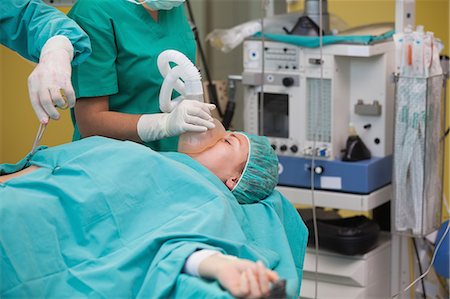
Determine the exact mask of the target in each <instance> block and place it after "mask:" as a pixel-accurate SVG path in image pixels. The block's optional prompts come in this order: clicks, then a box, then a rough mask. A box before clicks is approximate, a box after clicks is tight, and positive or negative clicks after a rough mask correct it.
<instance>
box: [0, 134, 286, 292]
mask: <svg viewBox="0 0 450 299" xmlns="http://www.w3.org/2000/svg"><path fill="white" fill-rule="evenodd" d="M188 156H189V157H190V158H189V157H188ZM188 156H187V155H184V154H180V153H162V154H159V153H156V152H153V151H151V150H150V149H148V148H146V147H143V146H141V145H139V144H135V143H132V142H121V141H116V140H110V139H106V138H101V137H93V138H87V139H83V140H81V141H77V142H74V143H72V144H66V145H63V146H59V147H54V148H50V149H42V150H40V151H39V152H37V153H36V154H35V155H34V156H33V157H28V158H27V159H24V160H23V161H22V162H21V163H18V164H17V165H15V166H16V169H14V165H0V174H2V176H0V187H2V186H3V187H4V188H0V198H2V201H1V202H0V204H1V206H0V207H1V208H2V216H4V215H6V214H4V213H3V212H4V211H5V210H6V208H8V207H9V206H8V203H7V204H5V206H6V208H5V206H4V204H3V199H6V198H10V197H15V200H14V201H15V202H17V200H19V201H20V200H21V199H22V198H25V197H26V198H33V193H37V194H34V195H35V196H36V199H38V198H39V197H42V193H44V194H45V196H50V195H53V194H52V193H54V194H56V196H57V197H58V204H60V203H59V202H61V201H65V200H66V198H70V196H71V194H70V193H71V192H72V191H70V190H73V188H67V186H72V187H76V186H78V187H79V188H80V190H83V191H80V190H79V191H78V192H82V193H83V196H81V197H79V199H78V200H79V201H80V202H77V206H76V211H77V213H79V215H80V216H79V217H80V219H81V222H83V221H85V220H86V219H87V220H89V221H87V222H86V223H84V226H83V223H81V224H80V225H81V227H84V229H83V230H85V229H86V230H87V231H86V232H88V231H89V233H91V231H90V230H92V231H94V230H95V226H94V223H102V221H103V220H102V218H105V217H109V216H110V214H113V216H114V218H115V219H114V221H113V224H114V225H116V226H118V230H117V233H120V234H123V236H124V235H125V233H130V234H131V235H133V232H132V231H130V232H128V230H127V229H125V228H124V227H125V226H127V225H128V222H134V221H135V220H136V219H139V218H141V217H144V216H141V215H140V214H134V216H133V217H134V218H133V219H132V220H128V221H125V222H124V223H127V224H126V225H124V227H121V228H120V229H119V225H118V222H120V221H119V219H120V215H121V214H123V213H125V212H124V211H126V213H128V209H131V208H130V207H133V208H134V206H136V205H137V206H139V205H140V206H142V207H145V206H146V205H147V204H148V203H147V202H148V201H145V202H144V201H142V200H141V199H139V198H138V197H142V196H136V193H138V191H136V190H138V189H139V188H141V187H142V181H144V180H148V181H150V183H152V182H156V181H157V180H158V177H161V176H164V178H166V179H167V180H169V177H172V176H173V178H170V179H173V181H174V182H177V185H178V184H179V188H178V189H181V190H185V191H181V192H176V191H175V190H174V191H173V192H172V190H171V189H170V191H169V189H167V188H166V185H165V184H164V183H162V182H159V181H158V182H157V183H155V186H154V189H152V192H151V193H152V195H149V196H151V197H154V198H159V200H164V201H165V202H166V208H165V209H164V211H163V210H161V209H158V210H155V209H154V208H151V209H149V210H150V211H151V210H153V211H155V212H156V213H155V212H154V213H152V214H154V215H149V216H150V217H152V218H155V220H152V221H151V223H152V224H153V223H155V228H152V230H159V229H160V228H159V227H158V228H156V225H159V224H160V222H159V221H158V220H156V218H158V217H159V218H162V219H160V220H161V223H169V222H170V217H169V218H167V219H165V216H166V215H165V214H167V215H171V214H170V212H169V211H166V210H170V209H173V211H174V213H173V214H176V215H177V217H178V215H181V213H182V211H183V208H182V209H179V210H178V207H177V205H179V200H178V199H177V201H175V200H176V198H173V199H172V198H171V196H178V195H179V194H180V193H181V194H183V195H185V196H186V198H185V199H186V201H189V202H190V203H192V205H196V204H198V208H195V212H197V211H199V208H200V207H203V206H204V208H206V206H207V205H211V203H210V201H207V200H205V199H200V198H201V197H202V193H204V194H205V195H208V196H209V197H211V196H212V195H214V197H216V196H217V194H218V192H217V191H216V190H214V188H213V187H214V186H216V187H218V185H217V184H216V182H215V180H217V178H218V179H219V180H220V181H221V182H222V183H223V186H226V187H227V188H228V189H229V190H231V193H232V194H233V195H234V196H235V198H236V199H237V201H238V202H239V203H240V204H252V203H257V202H259V201H261V200H263V199H264V198H266V197H267V196H268V195H269V194H271V193H272V191H273V189H274V187H275V186H276V183H277V179H278V162H277V158H276V155H275V153H274V152H273V150H272V148H271V147H270V144H269V143H268V141H267V139H266V138H264V137H259V136H252V135H247V134H244V133H237V132H226V133H224V134H223V135H222V136H220V138H219V139H218V140H213V141H211V144H210V145H209V146H208V147H207V148H206V149H204V150H202V151H201V152H195V153H194V152H190V153H189V154H188ZM145 157H148V158H149V159H148V160H146V159H145ZM194 160H195V161H196V162H198V164H197V165H196V164H195V162H194ZM148 161H150V162H148ZM180 162H181V163H183V164H184V165H187V166H189V167H190V168H189V169H188V168H186V169H185V168H183V166H180V165H179V164H180ZM102 165H108V167H106V168H105V169H103V170H102V169H101V168H102ZM149 166H150V167H149ZM202 167H203V168H202ZM18 168H24V169H23V170H20V171H17V170H18ZM191 168H192V169H194V170H195V171H197V172H198V173H201V174H202V175H203V176H205V177H206V178H207V179H209V181H211V182H212V184H206V183H205V182H203V181H201V180H202V179H203V178H199V177H197V176H196V175H197V174H198V173H197V172H193V171H192V169H191ZM205 168H206V169H208V170H209V171H210V173H211V174H214V175H215V177H216V179H214V177H213V176H209V175H208V174H207V171H206V172H205V170H204V169H205ZM166 171H167V172H166ZM11 172H12V173H11ZM177 172H179V173H180V174H178V173H177ZM5 173H9V174H5ZM183 173H192V174H195V176H194V175H193V176H192V177H191V178H190V179H188V180H186V177H182V176H181V174H183ZM81 174H83V175H81ZM124 175H125V176H124ZM117 177H122V180H123V181H125V182H128V184H129V185H133V186H128V185H127V186H126V187H125V188H127V187H129V190H128V189H127V190H126V191H124V190H123V186H122V187H120V188H119V186H120V185H121V184H119V182H117V183H116V182H115V179H116V178H117ZM86 178H88V180H89V182H88V181H87V180H86ZM56 181H57V182H56ZM197 181H198V182H197ZM92 182H94V184H92ZM186 182H189V183H186ZM107 184H110V185H108V186H112V187H109V189H111V188H113V189H115V188H116V187H117V190H107V191H104V192H96V193H93V194H94V195H95V196H99V195H100V197H101V198H99V199H98V200H96V201H95V202H94V201H92V202H94V209H96V212H99V213H98V215H100V216H98V217H97V216H95V217H97V218H98V219H97V218H95V219H97V220H95V219H94V218H92V219H91V218H89V217H91V216H92V215H91V214H89V213H93V210H87V212H86V211H85V213H86V214H84V215H83V205H80V203H83V202H85V201H86V202H87V201H89V200H90V198H91V196H90V195H92V194H91V193H92V192H93V191H92V190H90V189H93V188H92V186H105V185H107ZM189 184H192V189H198V190H197V191H195V192H190V191H189ZM147 185H148V184H147ZM30 186H31V187H30ZM199 186H201V187H200V188H199ZM5 187H6V188H5ZM8 187H9V188H8ZM90 187H91V188H90ZM173 187H174V186H173V185H172V189H177V188H173ZM99 188H100V187H99ZM147 188H148V186H147ZM2 189H3V190H4V191H3V194H2V191H1V190H2ZM10 189H16V190H12V191H9V193H8V190H10ZM87 190H90V191H87ZM145 190H147V189H145ZM94 191H95V190H94ZM89 192H91V193H89ZM221 192H223V194H225V196H224V197H222V196H221V202H220V203H219V206H220V209H218V210H219V211H220V212H218V213H217V215H215V214H214V209H212V210H211V216H212V218H213V219H209V218H208V219H207V221H209V224H208V225H204V223H203V222H202V223H199V224H198V225H204V227H203V226H202V228H201V229H199V231H202V233H205V232H206V233H210V232H209V230H211V226H214V225H218V229H217V230H219V232H216V231H214V232H213V233H211V234H212V235H216V234H217V236H215V237H211V236H208V238H204V237H199V239H200V241H199V240H197V239H198V237H195V238H193V240H191V244H196V245H195V246H194V247H192V245H190V246H187V247H186V246H185V245H186V244H189V242H187V243H186V242H185V240H184V239H183V240H182V241H180V244H182V245H183V246H184V247H186V248H189V250H190V253H189V254H185V256H186V257H185V262H184V263H183V269H182V272H184V273H188V274H190V275H193V276H200V277H203V278H207V279H213V280H217V281H218V282H219V283H220V284H221V285H222V286H223V287H224V288H225V289H227V290H228V291H229V292H230V293H231V294H232V295H233V296H236V297H249V298H258V297H262V296H266V295H267V294H268V292H269V289H270V284H271V283H273V282H275V281H277V280H278V279H279V277H278V274H277V273H275V272H274V271H271V270H269V269H268V268H266V266H264V264H263V263H262V262H261V261H258V262H254V261H255V260H254V261H251V260H249V259H245V258H236V257H235V255H237V256H248V257H255V256H258V253H257V252H253V251H252V250H255V249H248V248H247V249H246V248H245V241H244V243H243V244H241V245H236V244H234V243H233V242H236V240H232V241H227V240H226V235H227V234H228V232H227V227H226V225H225V224H227V223H228V222H233V223H232V224H231V223H229V224H230V228H232V226H233V225H236V224H238V225H239V220H238V218H239V215H240V214H239V210H236V209H237V207H238V206H236V205H235V204H233V203H232V202H231V201H226V200H223V199H224V198H227V196H228V195H226V192H225V191H223V190H222V191H221ZM27 193H31V194H27ZM85 193H86V194H85ZM105 193H108V194H109V195H108V194H105ZM122 193H123V194H126V195H127V196H126V197H121V196H119V195H118V194H122ZM138 194H139V193H138ZM196 195H197V196H196ZM3 196H4V197H3ZM103 197H105V198H103ZM116 197H117V200H116V199H115V198H116ZM119 199H123V201H120V200H119ZM171 199H172V200H171ZM105 200H108V201H109V202H108V203H107V205H106V206H104V202H105ZM89 203H91V201H89ZM14 204H17V203H14ZM48 204H49V206H51V205H52V201H51V200H49V201H48ZM70 204H71V203H70ZM66 205H69V204H67V203H66ZM66 205H64V204H61V206H62V207H63V208H65V209H67V210H69V208H67V206H66ZM86 205H88V204H87V203H86ZM213 205H214V207H215V206H216V205H218V203H217V200H216V199H215V201H214V204H213ZM3 208H5V209H3ZM103 208H104V210H102V209H103ZM229 208H231V210H230V211H233V213H237V214H236V215H238V216H235V215H228V216H226V217H225V218H223V219H225V223H224V224H223V225H224V226H222V225H221V224H220V221H221V220H222V219H221V216H223V215H222V213H225V212H226V211H227V209H229ZM21 209H27V206H23V207H22V208H21ZM139 209H140V208H138V209H136V210H133V211H134V212H133V213H137V212H139ZM184 209H186V207H184ZM202 209H203V208H202ZM38 210H39V209H38ZM55 210H57V208H55ZM111 210H112V212H111ZM143 210H144V208H143ZM224 211H225V212H224ZM63 212H64V213H66V214H65V215H66V216H64V217H69V218H71V217H72V218H73V217H75V218H76V217H78V215H74V214H73V211H72V213H68V211H63ZM67 213H68V214H67ZM191 213H192V212H191ZM160 214H161V215H160ZM102 215H103V216H102ZM118 215H119V216H118ZM127 215H128V214H127ZM215 216H217V218H215ZM83 217H84V218H83ZM146 217H147V216H146ZM172 217H174V218H175V216H172ZM184 217H185V218H189V214H186V216H184ZM205 217H206V216H205ZM230 217H231V218H233V219H232V220H230V219H231V218H230ZM234 217H238V218H237V219H236V220H238V221H237V222H236V223H235V221H234ZM177 219H178V218H177ZM196 219H198V217H197V218H196ZM68 221H70V220H68ZM77 221H78V220H77ZM136 221H137V220H136ZM165 221H166V222H165ZM180 221H181V220H180ZM196 221H197V220H196ZM240 221H243V219H242V218H241V220H240ZM217 222H218V223H217ZM144 223H145V222H144ZM188 223H190V225H193V224H192V221H191V220H190V222H188ZM43 226H45V225H43ZM166 226H167V225H166ZM88 227H89V228H88ZM169 227H170V226H169ZM139 229H142V225H140V226H139ZM239 229H243V232H242V233H241V234H242V236H240V235H239V230H236V229H235V231H234V232H231V233H232V235H233V234H236V235H237V236H232V237H230V238H237V240H239V242H241V239H242V238H244V239H242V240H245V238H248V236H247V235H248V232H247V231H246V228H245V227H244V228H242V227H241V228H239ZM144 231H145V229H144ZM86 232H84V234H83V238H84V239H85V238H87V236H88V235H89V234H87V233H86ZM152 232H153V231H152ZM158 232H159V231H158ZM145 233H148V232H142V233H141V234H142V236H146V235H145ZM159 233H160V232H159ZM195 233H196V226H193V229H192V234H193V235H194V236H195ZM72 234H74V235H73V236H74V237H76V236H77V232H73V233H70V231H69V232H68V233H67V235H68V236H70V235H72ZM2 235H3V230H2ZM6 235H7V234H6ZM221 236H223V237H224V240H225V241H224V240H220V237H221ZM230 236H231V235H230ZM135 237H136V236H134V237H133V240H138V239H139V238H140V237H139V236H137V239H134V238H135ZM149 238H150V236H149ZM173 238H174V239H173V240H172V241H171V240H170V239H168V240H167V241H166V243H164V244H163V245H162V246H161V248H164V246H167V247H168V248H172V247H171V246H172V244H170V243H172V242H175V239H176V238H178V236H176V237H173ZM185 238H186V239H187V240H188V241H189V238H191V239H192V237H185ZM209 238H211V240H209V241H208V242H209V243H208V242H206V241H205V242H206V243H207V246H206V245H205V246H203V245H199V244H202V243H203V241H201V240H203V239H205V240H208V239H209ZM217 238H218V239H217ZM22 241H23V240H22ZM71 242H72V241H71ZM79 242H82V243H83V242H86V240H85V241H82V240H77V242H76V243H78V244H80V243H79ZM95 242H100V243H101V241H99V240H96V241H95ZM133 242H135V241H133ZM139 242H140V241H139ZM147 242H148V243H149V244H154V240H150V239H149V240H148V241H147ZM227 242H228V243H230V244H228V243H227ZM239 242H238V243H239ZM1 243H2V252H3V251H6V249H8V248H3V246H4V245H3V244H6V243H7V240H2V242H1ZM59 243H63V242H62V241H59ZM206 243H205V244H206ZM222 243H223V244H222ZM130 244H132V242H130ZM168 244H170V245H168ZM221 244H222V245H223V246H221ZM239 244H240V243H239ZM5 246H7V245H5ZM71 246H72V245H71ZM121 246H123V245H121ZM129 246H131V245H129ZM183 246H181V245H180V248H184V247H183ZM106 247H109V245H107V246H106ZM131 247H132V246H131ZM120 248H122V247H120ZM227 248H228V250H227ZM97 249H98V248H97ZM20 250H24V249H20ZM176 250H177V247H175V248H172V249H171V250H170V251H168V252H167V253H166V254H169V255H170V254H172V253H170V252H176ZM160 251H162V250H161V249H159V252H160ZM185 251H186V249H183V254H184V252H185ZM239 251H242V252H241V253H242V254H239ZM84 254H85V255H88V256H90V255H93V256H94V255H95V253H92V252H85V253H84ZM158 255H159V253H156V254H155V255H154V257H153V261H155V259H156V260H157V257H158ZM182 256H183V255H182ZM159 258H162V259H163V260H164V258H163V257H159ZM76 259H81V257H80V256H77V258H75V260H76ZM5 263H6V262H5ZM65 263H67V261H66V262H65ZM159 263H160V264H162V260H161V261H160V262H159ZM11 264H12V263H11ZM69 264H70V263H69ZM157 264H158V263H157ZM151 265H152V266H154V267H159V266H160V265H153V263H152V264H151ZM4 266H5V267H6V268H8V267H10V265H9V264H8V265H6V264H5V265H3V261H2V268H4V269H6V268H5V267H4ZM27 266H29V265H27ZM166 270H167V269H166ZM166 270H164V269H163V273H164V272H166ZM160 271H161V269H158V273H159V272H160ZM20 272H21V271H20V270H19V269H15V270H14V273H15V274H14V277H6V275H7V274H2V282H4V281H8V282H9V281H12V282H15V283H12V284H11V286H14V287H12V288H10V289H8V286H7V285H5V284H3V283H2V285H5V286H2V290H1V291H2V297H3V296H5V297H8V296H9V295H11V294H15V293H14V290H13V289H17V288H18V287H17V286H18V285H22V284H24V283H25V282H26V279H20V277H19V276H20V275H19V274H20ZM38 272H39V271H36V273H34V274H33V275H34V276H36V275H37V273H38ZM44 272H45V271H44ZM75 272H76V271H75ZM42 274H45V273H42ZM3 275H5V277H4V276H3ZM33 275H31V276H33ZM18 277H19V278H18ZM150 277H151V275H150ZM163 277H164V275H163ZM31 278H33V277H30V279H31ZM33 279H35V278H33ZM41 279H44V278H41ZM144 281H145V279H144ZM47 283H48V282H47ZM72 283H73V282H72ZM85 283H86V282H85ZM68 284H71V283H69V282H68ZM157 284H158V283H157ZM87 287H88V288H87V289H86V292H88V291H89V290H91V287H90V286H89V284H88V285H87ZM158 287H161V286H158ZM24 289H27V292H28V293H26V292H25V293H18V294H28V295H36V294H33V292H31V293H30V286H25V287H24ZM31 289H32V288H31ZM77 289H78V291H79V288H77ZM156 289H157V287H156V286H154V290H155V291H156ZM38 291H39V292H41V291H42V290H39V288H38ZM39 292H38V293H39ZM171 292H173V290H172V291H170V289H169V290H164V292H162V293H161V294H164V296H165V295H167V294H170V296H173V293H171ZM88 293H89V292H88ZM88 293H84V292H83V294H84V295H87V294H88ZM144 293H145V292H144ZM39 294H45V292H44V293H39ZM152 294H153V293H152ZM66 295H67V294H66ZM71 295H74V294H71ZM135 295H136V294H134V295H133V297H134V296H135ZM11 296H14V295H11ZM54 296H56V295H54Z"/></svg>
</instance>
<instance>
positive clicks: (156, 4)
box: [127, 0, 184, 10]
mask: <svg viewBox="0 0 450 299" xmlns="http://www.w3.org/2000/svg"><path fill="white" fill-rule="evenodd" d="M127 1H128V2H131V3H134V4H141V5H142V4H146V5H147V6H148V7H149V8H150V9H151V10H171V9H172V8H174V7H178V6H180V5H181V4H183V3H184V0H142V1H140V0H127Z"/></svg>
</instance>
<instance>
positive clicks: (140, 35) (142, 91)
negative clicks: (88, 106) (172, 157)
mask: <svg viewBox="0 0 450 299" xmlns="http://www.w3.org/2000/svg"><path fill="white" fill-rule="evenodd" d="M68 16H69V17H71V18H72V19H74V20H75V21H76V22H77V23H78V24H79V25H80V26H81V27H82V28H83V29H84V30H85V31H86V32H87V33H88V35H89V37H90V39H91V43H92V55H91V56H90V57H89V59H87V60H86V62H84V63H83V64H82V65H80V66H79V67H75V68H74V69H73V74H72V83H73V87H74V89H75V93H76V97H77V98H85V97H99V96H109V109H110V110H111V111H116V112H122V113H129V114H147V113H160V112H161V111H160V109H159V90H160V88H161V84H162V82H163V78H162V76H161V74H160V73H159V70H158V66H157V58H158V56H159V54H160V53H161V52H162V51H164V50H167V49H173V50H178V51H180V52H182V53H184V54H185V55H186V56H187V57H188V58H189V59H190V60H191V61H192V62H194V63H195V53H196V46H195V40H194V35H193V33H192V30H191V29H190V26H189V24H188V21H187V19H186V16H185V12H184V6H180V7H177V8H174V9H172V10H168V11H159V20H158V22H157V23H156V22H155V21H154V20H153V18H152V17H151V15H150V14H149V13H148V12H147V11H146V9H145V8H144V7H142V5H136V4H133V3H130V2H128V1H125V0H118V1H111V0H95V1H92V0H78V1H77V2H76V3H75V5H74V6H73V8H72V9H71V10H70V12H69V14H68ZM81 100H82V101H83V100H85V99H81ZM72 121H73V123H74V135H73V140H78V139H80V138H82V137H81V135H80V132H79V130H78V127H77V124H76V119H75V117H74V113H73V111H72ZM146 145H147V146H150V147H151V148H152V149H154V150H158V151H176V150H177V145H178V137H172V138H166V139H162V140H160V141H154V142H149V143H147V144H146Z"/></svg>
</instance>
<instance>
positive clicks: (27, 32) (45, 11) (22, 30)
mask: <svg viewBox="0 0 450 299" xmlns="http://www.w3.org/2000/svg"><path fill="white" fill-rule="evenodd" d="M55 35H64V36H65V37H67V38H68V39H69V40H70V42H71V43H72V45H73V48H74V58H73V61H72V65H78V64H80V63H81V62H83V61H84V60H85V59H86V58H87V57H88V56H89V54H90V53H91V44H90V42H89V37H88V36H87V34H86V33H85V32H83V30H81V28H80V27H79V26H78V25H77V24H76V23H75V22H74V21H72V20H71V19H69V18H67V17H66V15H65V14H63V13H62V12H60V11H59V10H57V9H55V8H53V7H51V6H48V5H46V4H44V3H43V2H42V1H38V0H1V1H0V43H1V44H2V45H4V46H6V47H8V48H10V49H11V50H13V51H16V52H17V53H19V54H20V55H21V56H23V57H24V58H26V59H29V60H31V61H34V62H38V61H39V56H40V55H41V49H42V47H43V46H44V44H45V43H46V42H47V40H48V39H49V38H51V37H53V36H55Z"/></svg>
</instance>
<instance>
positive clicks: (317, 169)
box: [314, 166, 323, 174]
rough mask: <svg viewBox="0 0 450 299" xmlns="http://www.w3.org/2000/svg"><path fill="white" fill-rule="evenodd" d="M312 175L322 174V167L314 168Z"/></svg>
mask: <svg viewBox="0 0 450 299" xmlns="http://www.w3.org/2000/svg"><path fill="white" fill-rule="evenodd" d="M314 173H315V174H322V173H323V167H322V166H316V167H314Z"/></svg>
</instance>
